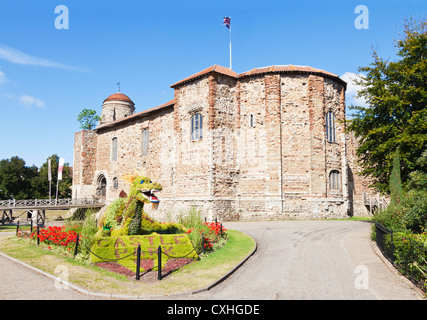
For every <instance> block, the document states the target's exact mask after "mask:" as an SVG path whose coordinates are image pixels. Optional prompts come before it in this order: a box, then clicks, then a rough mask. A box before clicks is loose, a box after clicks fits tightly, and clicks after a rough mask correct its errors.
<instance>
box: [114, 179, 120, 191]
mask: <svg viewBox="0 0 427 320" xmlns="http://www.w3.org/2000/svg"><path fill="white" fill-rule="evenodd" d="M113 188H114V189H118V188H119V179H117V177H114V178H113Z"/></svg>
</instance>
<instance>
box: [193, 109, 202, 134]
mask: <svg viewBox="0 0 427 320" xmlns="http://www.w3.org/2000/svg"><path fill="white" fill-rule="evenodd" d="M202 122H203V117H202V115H201V114H200V113H196V114H195V115H194V116H192V117H191V140H192V141H194V140H200V139H202Z"/></svg>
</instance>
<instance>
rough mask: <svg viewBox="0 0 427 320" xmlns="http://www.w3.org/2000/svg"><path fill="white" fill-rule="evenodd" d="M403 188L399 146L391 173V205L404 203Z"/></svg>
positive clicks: (394, 156)
mask: <svg viewBox="0 0 427 320" xmlns="http://www.w3.org/2000/svg"><path fill="white" fill-rule="evenodd" d="M402 198H403V190H402V179H401V177H400V155H399V148H398V149H397V150H396V152H395V153H394V155H393V168H392V170H391V174H390V206H397V205H400V204H401V203H402V200H403V199H402Z"/></svg>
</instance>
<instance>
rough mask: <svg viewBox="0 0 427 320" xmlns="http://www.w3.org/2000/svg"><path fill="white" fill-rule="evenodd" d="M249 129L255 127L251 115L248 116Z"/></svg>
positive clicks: (253, 118) (253, 117)
mask: <svg viewBox="0 0 427 320" xmlns="http://www.w3.org/2000/svg"><path fill="white" fill-rule="evenodd" d="M249 127H251V128H254V127H255V116H254V115H253V114H252V113H251V114H250V116H249Z"/></svg>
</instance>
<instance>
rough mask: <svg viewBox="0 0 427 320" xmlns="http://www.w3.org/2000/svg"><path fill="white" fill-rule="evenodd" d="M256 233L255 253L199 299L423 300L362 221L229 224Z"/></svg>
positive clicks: (366, 224) (228, 225) (368, 226)
mask: <svg viewBox="0 0 427 320" xmlns="http://www.w3.org/2000/svg"><path fill="white" fill-rule="evenodd" d="M225 227H226V228H230V229H238V230H240V231H243V232H245V233H247V234H249V235H251V236H252V237H253V238H254V239H255V240H256V241H257V243H258V250H257V252H256V254H255V255H254V256H253V257H251V258H250V259H249V260H248V261H247V262H246V263H245V264H244V265H243V266H242V267H241V268H240V269H238V271H237V272H236V273H235V274H233V275H232V276H231V277H230V278H229V279H227V280H226V281H225V282H224V283H222V284H220V285H218V286H216V287H214V288H213V289H211V290H210V291H208V292H203V293H200V294H198V295H194V296H193V298H200V299H255V300H257V299H269V300H272V299H349V300H361V299H422V295H421V294H420V291H419V290H418V289H414V287H413V286H412V284H411V283H409V281H407V280H406V279H405V278H404V277H402V276H400V275H398V274H397V273H396V272H395V270H394V269H393V268H392V267H391V266H389V265H388V262H387V263H385V262H384V261H383V260H382V259H381V258H380V257H379V256H378V255H377V254H376V251H374V248H373V243H372V242H371V240H370V230H371V224H370V223H368V222H359V221H266V222H233V223H226V224H225Z"/></svg>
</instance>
